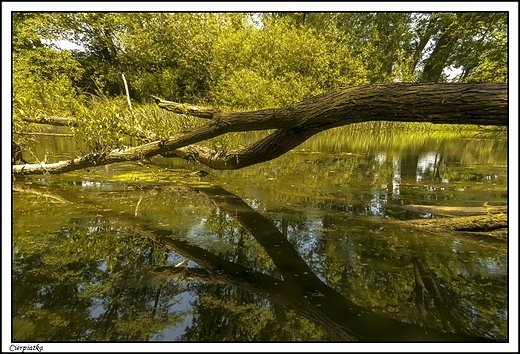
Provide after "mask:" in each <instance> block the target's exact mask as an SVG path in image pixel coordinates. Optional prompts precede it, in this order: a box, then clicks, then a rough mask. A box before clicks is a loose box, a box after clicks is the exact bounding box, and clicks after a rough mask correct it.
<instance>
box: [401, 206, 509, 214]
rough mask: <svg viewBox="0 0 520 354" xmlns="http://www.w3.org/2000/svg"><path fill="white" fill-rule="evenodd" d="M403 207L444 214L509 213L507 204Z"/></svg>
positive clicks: (419, 211)
mask: <svg viewBox="0 0 520 354" xmlns="http://www.w3.org/2000/svg"><path fill="white" fill-rule="evenodd" d="M400 208H401V209H405V210H409V211H414V212H417V213H429V214H435V215H442V216H475V215H487V214H496V213H507V205H499V206H486V207H484V206H481V207H450V206H441V205H414V204H409V205H401V206H400Z"/></svg>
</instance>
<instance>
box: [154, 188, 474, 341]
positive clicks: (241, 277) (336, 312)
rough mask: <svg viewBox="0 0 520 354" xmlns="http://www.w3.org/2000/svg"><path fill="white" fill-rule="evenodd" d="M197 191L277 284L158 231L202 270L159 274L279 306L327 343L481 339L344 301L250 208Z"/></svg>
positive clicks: (216, 192)
mask: <svg viewBox="0 0 520 354" xmlns="http://www.w3.org/2000/svg"><path fill="white" fill-rule="evenodd" d="M199 192H200V193H202V194H204V195H206V196H207V197H209V198H210V199H211V200H212V201H213V202H214V204H215V205H216V206H218V207H219V208H221V209H222V210H225V211H226V212H227V213H228V214H229V215H230V216H232V217H233V218H234V219H236V220H237V221H238V222H239V223H240V224H241V225H242V226H243V227H244V228H246V229H247V230H248V231H249V232H251V234H252V235H253V236H254V237H255V239H256V240H257V242H258V243H259V244H260V245H262V247H263V248H264V250H265V251H266V252H267V253H268V254H269V256H270V258H271V259H272V260H273V262H274V264H275V266H276V267H277V269H278V271H279V272H280V274H281V275H282V278H283V280H279V279H276V278H272V277H270V276H267V275H264V274H262V273H258V272H254V271H252V270H250V269H248V268H246V267H243V266H240V265H238V264H236V263H232V262H228V261H226V260H224V259H222V258H220V257H218V256H216V255H214V254H211V253H210V252H208V251H206V250H204V249H202V248H199V247H197V246H193V245H190V244H189V243H188V242H186V241H181V240H175V239H173V238H171V237H168V236H169V233H164V234H163V235H162V236H161V235H160V234H161V232H160V231H158V230H155V231H152V230H149V231H152V233H151V234H150V235H149V237H154V239H155V240H156V241H158V242H160V243H161V244H163V245H165V246H166V247H167V248H170V249H172V250H174V251H175V252H177V253H180V254H182V255H184V256H186V257H188V258H190V259H192V260H193V261H195V262H196V263H198V264H199V265H200V266H201V267H202V268H203V269H200V268H196V269H191V268H188V269H182V270H181V269H178V268H175V267H162V268H159V269H157V271H158V272H159V273H162V274H168V275H170V276H180V274H184V276H186V277H189V278H192V279H198V280H204V281H210V282H216V283H225V284H231V285H234V286H236V287H238V288H241V289H245V290H248V291H250V292H254V293H256V294H259V295H262V296H263V297H265V298H267V299H269V300H270V301H271V302H272V303H275V304H281V305H283V306H285V307H287V308H289V309H292V310H294V311H296V312H297V313H298V314H300V315H302V316H304V317H305V318H307V319H309V320H310V321H311V322H313V323H315V324H317V325H319V326H320V327H321V328H322V329H324V330H325V331H326V332H327V333H329V335H330V337H331V339H333V340H342V341H345V340H383V341H403V340H406V341H409V340H424V341H432V340H444V341H446V340H448V341H449V340H454V341H461V340H462V341H464V340H479V339H481V340H483V338H474V337H470V336H467V335H464V334H455V333H444V332H439V331H437V330H434V329H432V328H425V327H420V326H417V325H413V324H409V323H404V322H400V321H397V320H393V319H390V318H388V317H386V316H382V315H380V314H377V313H374V312H371V311H370V310H369V309H367V308H364V307H361V306H358V305H356V304H355V303H353V302H352V301H350V300H348V299H346V298H345V297H343V296H342V295H341V294H339V293H337V292H336V291H334V290H333V289H331V288H330V287H328V286H327V285H325V284H324V283H323V282H322V281H321V280H320V279H319V278H318V277H317V276H316V275H315V273H314V272H313V271H312V270H311V269H310V268H309V267H308V266H307V264H306V263H305V262H304V261H303V260H302V258H301V257H300V256H299V254H298V253H297V252H296V250H295V249H294V248H293V247H292V246H291V245H290V244H289V242H288V241H287V239H286V238H285V237H284V235H283V234H282V233H280V232H279V231H278V229H277V228H276V227H275V226H274V225H273V224H272V223H271V222H270V221H269V220H268V219H266V218H264V217H263V216H261V215H260V214H258V213H256V212H255V211H254V210H252V209H251V208H250V207H249V206H248V205H247V204H246V203H244V202H243V201H242V200H241V199H240V198H238V197H237V196H235V195H233V194H231V193H229V192H227V191H225V190H223V189H221V188H216V187H213V188H204V189H199Z"/></svg>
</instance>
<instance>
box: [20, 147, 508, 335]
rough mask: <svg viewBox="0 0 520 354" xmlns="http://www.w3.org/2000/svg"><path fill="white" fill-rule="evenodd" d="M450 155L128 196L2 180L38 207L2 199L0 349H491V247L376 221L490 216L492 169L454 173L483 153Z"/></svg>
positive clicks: (300, 166) (495, 300)
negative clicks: (7, 241)
mask: <svg viewBox="0 0 520 354" xmlns="http://www.w3.org/2000/svg"><path fill="white" fill-rule="evenodd" d="M464 144H466V145H465V146H466V148H464V149H463V150H464V151H466V152H467V153H468V154H467V155H464V156H463V157H460V156H458V157H454V156H453V155H450V154H448V153H446V152H442V154H444V156H446V157H445V158H442V159H440V158H438V159H437V160H435V159H434V160H433V161H434V162H433V165H428V164H427V163H426V162H428V161H432V160H431V156H432V155H428V154H429V153H428V151H433V150H431V149H430V148H429V147H427V148H425V149H423V150H421V149H419V150H418V151H413V152H411V151H408V150H404V151H395V150H392V149H384V150H383V149H372V150H370V151H369V152H368V153H366V154H364V155H363V154H361V148H360V149H358V150H356V149H357V148H351V147H348V146H346V147H344V149H345V150H347V151H348V150H351V151H349V152H348V154H347V153H345V154H343V155H341V154H340V157H338V156H334V155H332V154H327V153H324V152H320V153H319V154H316V153H315V152H313V151H295V152H293V153H290V154H288V155H287V156H284V157H281V158H280V159H279V160H275V161H272V162H269V163H266V164H262V165H259V166H255V167H252V168H249V169H244V170H241V171H233V172H229V171H222V172H212V173H211V174H210V176H208V177H207V178H206V179H205V180H204V181H205V183H212V184H214V185H215V186H218V185H224V186H225V189H222V188H219V187H213V188H201V187H198V188H195V189H193V188H192V187H185V186H184V187H183V186H179V185H176V184H173V183H172V184H170V183H159V180H160V178H162V177H164V176H163V175H161V174H160V172H159V171H157V170H155V171H154V173H155V174H156V175H157V180H149V181H144V182H142V183H141V182H140V184H137V183H135V182H134V183H128V182H116V181H117V180H115V181H109V180H108V179H110V178H111V175H110V174H109V173H106V171H102V173H99V172H98V171H93V173H91V174H90V175H89V176H87V178H84V179H81V178H79V177H78V176H72V177H70V178H71V179H73V180H74V181H70V180H68V179H67V178H68V177H67V176H63V177H61V178H54V179H52V180H50V179H48V180H45V184H44V183H43V182H42V183H40V182H38V181H37V180H35V179H31V178H26V179H25V180H23V181H17V183H20V184H22V183H24V184H25V185H24V187H21V186H20V184H16V188H18V189H20V190H22V189H23V188H26V189H29V188H30V187H31V185H30V184H29V183H28V182H30V183H33V185H32V187H35V188H32V190H38V189H40V194H30V195H31V196H32V197H28V194H22V193H21V192H17V193H16V194H15V207H16V209H15V210H16V213H15V217H14V259H13V261H14V269H13V291H14V296H13V316H14V329H15V330H14V333H15V338H16V339H17V340H24V341H25V340H27V341H33V340H36V341H38V340H45V341H58V340H60V341H126V340H132V341H156V340H180V341H276V340H281V341H330V340H338V341H345V340H362V341H373V340H375V341H391V340H407V341H408V340H435V339H438V340H464V339H465V340H477V339H479V340H480V339H482V338H487V339H498V340H506V339H507V279H506V269H507V250H506V249H505V248H504V247H503V246H500V245H494V246H490V245H489V244H487V243H475V242H470V240H467V239H464V238H453V237H451V236H450V237H448V236H447V235H443V236H438V235H434V234H429V233H426V232H420V231H417V230H414V229H410V228H405V227H404V226H395V225H393V224H390V223H389V221H391V220H405V219H408V218H416V217H420V216H424V215H422V214H421V215H418V214H417V213H414V212H412V211H407V210H403V209H400V208H397V206H401V205H407V204H414V203H418V202H423V203H424V204H427V205H429V204H434V205H435V201H441V202H442V203H443V204H444V205H468V206H477V205H481V204H482V203H483V202H484V201H489V202H490V203H498V202H504V198H503V197H502V196H501V194H502V193H503V190H504V189H505V186H506V180H505V169H504V166H503V165H501V164H502V163H503V161H505V160H503V158H502V157H500V156H502V155H500V154H495V158H496V159H497V160H494V162H493V163H491V164H488V165H485V164H483V165H482V166H480V167H479V168H478V169H469V168H466V167H464V166H462V163H461V161H462V160H465V161H468V160H471V156H473V153H474V152H475V151H476V152H479V151H481V150H482V149H483V148H482V147H483V146H484V145H483V144H484V143H482V142H479V143H478V144H477V147H473V148H470V145H471V144H470V142H464ZM490 144H491V146H492V148H490V150H492V149H495V148H496V144H497V143H496V142H495V143H490ZM493 144H495V145H493ZM445 146H447V147H445V148H446V149H449V146H450V145H449V144H445ZM452 149H453V151H455V150H456V149H455V148H453V147H452ZM499 150H500V149H499ZM374 151H375V152H374ZM428 156H430V157H428ZM497 156H498V157H497ZM426 157H428V158H426ZM482 158H483V159H484V160H485V159H487V155H483V156H482ZM421 161H423V162H421ZM435 161H437V162H435ZM439 161H442V164H441V165H440V166H441V168H440V169H438V168H437V170H435V168H436V167H435V166H436V165H435V164H437V166H439V164H440V162H439ZM470 162H471V163H473V162H475V161H474V160H473V161H470ZM477 165H478V164H477ZM421 166H426V167H425V168H424V169H423V168H422V167H421ZM428 166H429V167H428ZM188 167H189V168H195V169H198V168H199V166H196V165H194V166H191V165H188ZM435 171H438V174H439V175H440V176H441V177H446V179H447V180H448V182H444V183H442V181H438V180H436V179H435V178H436V177H435V175H436V172H435ZM418 175H420V176H421V180H420V181H418V180H417V176H418ZM150 176H153V174H150ZM487 176H497V177H493V178H488V177H487ZM475 178H477V181H478V182H479V184H476V183H475ZM78 181H79V182H78ZM208 181H209V182H208ZM71 182H76V183H71ZM83 182H86V183H83ZM40 187H45V189H43V188H40ZM42 191H43V192H44V193H46V194H49V195H50V194H53V195H59V196H61V198H62V199H65V198H67V199H68V200H74V201H82V202H81V203H75V204H70V203H69V204H65V203H60V202H59V201H58V200H57V199H56V200H55V199H45V198H46V197H45V196H42V194H41V192H42ZM195 191H197V192H195ZM27 193H28V192H27ZM71 205H74V206H73V207H72V206H71ZM136 211H138V212H136ZM430 216H431V217H437V215H434V214H430ZM426 279H430V280H431V279H433V280H434V282H433V283H430V284H429V285H428V286H430V285H431V286H432V287H430V288H431V289H432V291H431V292H430V291H429V289H427V287H426V286H427V284H426V283H425V282H426ZM420 281H422V282H423V290H422V291H421V293H419V291H418V289H419V288H420V287H419V286H418V283H419V285H420ZM435 288H437V290H438V291H439V293H440V294H441V296H442V300H443V301H442V302H439V300H438V299H439V297H438V296H437V292H436V291H435ZM446 308H448V309H449V312H446ZM424 327H427V328H428V330H427V331H428V334H426V333H425V332H424ZM40 328H43V330H40ZM454 333H457V334H454Z"/></svg>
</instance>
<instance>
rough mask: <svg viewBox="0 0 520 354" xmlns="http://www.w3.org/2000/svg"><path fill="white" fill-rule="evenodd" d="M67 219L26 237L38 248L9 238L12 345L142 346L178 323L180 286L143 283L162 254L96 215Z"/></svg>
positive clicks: (26, 242)
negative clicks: (52, 230) (46, 232)
mask: <svg viewBox="0 0 520 354" xmlns="http://www.w3.org/2000/svg"><path fill="white" fill-rule="evenodd" d="M58 210H59V209H58ZM71 222H72V223H73V225H72V226H71V227H70V228H68V229H62V230H61V231H60V232H58V233H57V234H56V235H54V236H53V234H50V235H51V236H48V238H44V237H40V235H33V236H31V237H36V238H39V239H42V240H45V241H43V242H40V244H39V245H34V243H35V242H34V241H31V240H29V239H20V238H21V237H25V236H24V235H16V234H15V236H14V237H15V239H17V241H18V242H17V243H16V244H17V248H18V249H17V251H16V254H15V257H14V265H13V268H14V269H13V322H14V323H13V335H14V340H17V341H62V342H63V341H64V342H69V341H130V340H134V341H135V340H139V341H143V340H147V339H149V338H150V337H151V336H153V335H154V334H156V333H157V332H160V331H162V330H164V329H165V328H168V327H171V326H172V325H174V324H175V323H177V322H178V321H179V320H180V319H181V318H182V317H181V315H180V314H172V313H170V312H169V309H170V307H171V306H172V303H174V301H175V297H176V295H177V294H178V293H179V292H180V291H181V289H180V287H179V282H178V281H177V280H170V281H167V282H164V283H162V284H154V283H151V282H150V281H148V280H147V275H148V273H147V268H148V267H149V266H150V265H151V264H156V262H157V261H158V259H159V258H161V257H164V249H162V250H161V249H160V248H158V247H157V246H158V245H157V244H154V243H153V242H151V241H149V240H146V239H143V238H142V237H141V236H140V235H135V234H130V233H128V230H126V229H124V228H119V227H114V226H113V225H108V224H107V223H106V220H103V219H99V218H97V217H96V218H94V219H91V220H90V222H85V221H84V220H75V219H73V220H71ZM24 241H25V242H24ZM159 292H160V294H159Z"/></svg>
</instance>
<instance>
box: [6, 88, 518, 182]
mask: <svg viewBox="0 0 520 354" xmlns="http://www.w3.org/2000/svg"><path fill="white" fill-rule="evenodd" d="M154 99H155V100H156V102H157V103H158V105H159V107H161V108H164V109H171V110H173V111H175V112H177V113H183V114H189V115H192V116H195V117H201V118H204V119H208V122H207V123H206V124H205V125H203V126H201V127H198V128H195V129H194V130H192V131H188V132H183V133H180V134H177V135H175V136H173V137H170V138H168V139H163V140H158V141H154V142H151V143H148V144H145V145H141V146H138V147H133V148H129V149H126V150H124V151H114V152H110V153H106V154H90V155H87V156H83V157H81V158H76V159H73V160H70V161H62V162H58V163H54V164H46V165H40V164H33V165H23V166H22V165H19V166H13V174H15V175H21V174H42V173H64V172H68V171H72V170H77V169H82V168H86V167H92V166H99V165H106V164H110V163H115V162H123V161H135V160H140V159H143V158H149V157H152V156H154V155H159V154H160V155H163V156H168V157H182V158H185V159H193V160H197V161H199V162H201V163H203V164H206V165H208V166H209V167H211V168H214V169H238V168H243V167H246V166H250V165H253V164H257V163H261V162H265V161H268V160H271V159H274V158H276V157H278V156H280V155H282V154H284V153H286V152H287V151H289V150H291V149H293V148H294V147H296V146H298V145H299V144H301V143H303V142H304V141H305V140H307V139H308V138H310V137H311V136H313V135H315V134H317V133H319V132H321V131H324V130H327V129H330V128H335V127H339V126H343V125H348V124H352V123H360V122H366V121H393V122H430V123H435V124H476V125H497V126H507V125H508V95H507V84H505V83H503V84H495V83H490V84H482V83H479V84H384V85H369V86H356V87H346V88H341V89H338V90H334V91H332V92H329V93H326V94H323V95H321V96H317V97H314V98H311V99H308V100H305V101H302V102H300V103H297V104H295V105H293V106H289V107H284V108H278V109H264V110H259V111H253V112H219V111H218V110H216V109H214V108H212V107H202V108H201V107H198V106H194V105H187V104H179V103H175V102H169V101H164V100H161V99H159V98H156V97H154ZM167 107H169V108H167ZM267 129H277V130H276V131H275V132H273V133H272V134H271V135H269V136H267V137H266V138H264V139H261V140H259V141H257V142H255V143H253V144H251V145H249V146H247V147H245V148H243V149H241V150H237V151H232V152H229V153H225V152H219V151H213V150H210V149H206V148H202V147H200V146H194V145H192V144H196V143H198V142H201V141H204V140H207V139H211V138H214V137H217V136H220V135H222V134H225V133H230V132H243V131H251V130H267Z"/></svg>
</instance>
